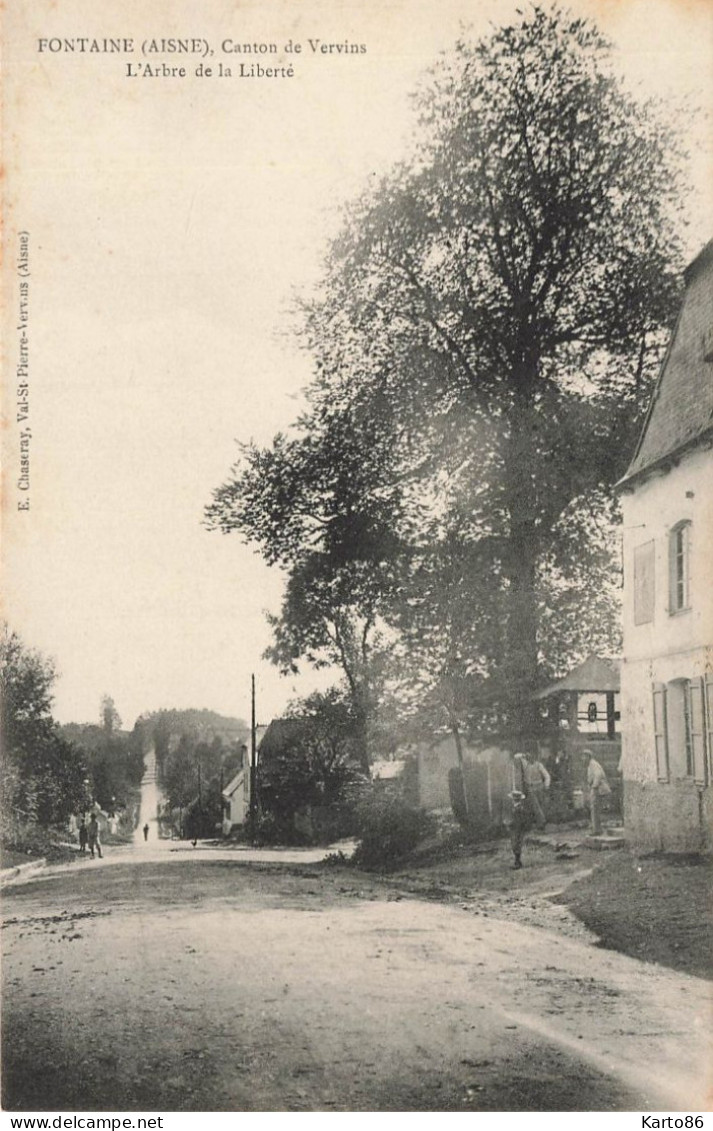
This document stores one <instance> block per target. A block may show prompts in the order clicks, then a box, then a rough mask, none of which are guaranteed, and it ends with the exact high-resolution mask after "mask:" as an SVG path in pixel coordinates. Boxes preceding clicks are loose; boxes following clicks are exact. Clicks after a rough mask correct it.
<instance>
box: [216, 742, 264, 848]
mask: <svg viewBox="0 0 713 1131" xmlns="http://www.w3.org/2000/svg"><path fill="white" fill-rule="evenodd" d="M267 729H268V728H266V727H257V728H256V735H255V740H256V743H257V756H258V758H259V756H260V745H261V739H262V737H263V736H264V735H265V733H266V731H267ZM240 753H241V759H242V760H241V764H240V766H239V767H238V769H237V771H236V773H235V774H234V776H233V777H232V778H231V780H230V781H229V782H228V784H227V785H226V786H225V788H224V789H223V794H222V796H223V834H224V835H225V836H227V835H228V833H230V832H231V830H232V829H234V828H236V827H240V826H241V825H244V824H245V822H246V820H247V818H248V815H249V813H250V750H249V748H248V747H247V746H246V745H243V746H241V747H240Z"/></svg>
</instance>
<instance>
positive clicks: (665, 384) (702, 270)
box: [618, 240, 713, 487]
mask: <svg viewBox="0 0 713 1131" xmlns="http://www.w3.org/2000/svg"><path fill="white" fill-rule="evenodd" d="M685 282H686V290H685V293H684V296H683V303H682V306H681V310H680V313H679V316H678V321H677V322H676V326H675V328H674V331H673V335H672V337H671V341H670V343H669V347H668V351H667V353H666V356H665V358H664V361H663V365H662V366H661V371H660V373H659V377H658V381H657V382H656V387H655V389H654V392H653V396H652V398H651V403H650V405H649V410H648V413H647V414H646V420H645V421H644V427H643V429H642V432H641V436H640V437H639V442H638V444H637V447H636V451H635V452H634V457H633V459H632V461H631V463H630V465H629V469H628V471H627V473H626V475H625V476H624V478H623V479H622V480H621V481H620V483H619V484H618V486H619V487H623V486H625V485H627V484H629V482H630V481H631V480H632V479H636V478H638V477H639V476H641V475H642V474H643V473H644V472H647V471H652V470H654V469H655V468H659V467H662V466H663V467H665V466H666V463H667V462H668V461H669V460H670V459H672V458H676V457H678V456H680V455H682V454H683V453H684V452H685V451H686V450H688V449H689V448H692V447H695V446H697V445H698V444H699V443H700V442H701V441H702V440H703V438H704V437H707V436H713V364H711V363H712V362H713V240H711V241H710V242H709V243H707V244H706V246H705V247H704V248H703V250H702V251H701V252H700V254H699V255H698V256H697V257H696V258H695V259H694V260H693V262H692V263H691V264H690V266H689V267H688V268H687V270H686V273H685Z"/></svg>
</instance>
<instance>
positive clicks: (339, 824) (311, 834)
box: [258, 688, 366, 841]
mask: <svg viewBox="0 0 713 1131" xmlns="http://www.w3.org/2000/svg"><path fill="white" fill-rule="evenodd" d="M283 724H284V725H283V727H282V730H281V737H278V738H277V739H276V741H275V742H274V743H273V744H268V745H267V746H266V745H265V743H263V748H262V750H261V761H260V763H259V766H258V791H259V797H260V807H261V810H262V814H263V818H266V819H267V820H268V822H269V825H270V829H271V831H272V835H274V836H275V837H276V838H277V839H280V840H288V841H289V840H295V839H302V840H309V839H314V840H332V839H335V838H336V837H338V836H345V835H347V834H348V833H350V832H352V831H353V823H354V807H355V800H356V797H357V796H358V794H359V790H360V788H361V787H362V786H363V784H364V782H365V781H366V777H365V774H364V771H363V768H362V765H361V757H360V743H359V737H358V726H357V725H355V720H354V714H353V710H352V706H351V702H350V700H349V699H348V697H347V696H345V694H344V693H343V692H342V691H341V690H340V689H339V688H332V689H330V690H329V691H327V692H325V693H321V692H315V693H314V694H313V695H310V696H309V697H308V698H306V699H304V700H301V701H299V702H297V703H295V704H293V706H292V711H291V717H290V718H289V719H288V720H283ZM278 733H280V732H278Z"/></svg>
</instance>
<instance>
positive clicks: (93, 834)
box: [79, 813, 102, 860]
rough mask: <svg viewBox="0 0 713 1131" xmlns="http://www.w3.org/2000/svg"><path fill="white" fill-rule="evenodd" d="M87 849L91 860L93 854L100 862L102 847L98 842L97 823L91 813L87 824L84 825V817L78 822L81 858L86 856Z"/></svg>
mask: <svg viewBox="0 0 713 1131" xmlns="http://www.w3.org/2000/svg"><path fill="white" fill-rule="evenodd" d="M87 848H88V849H89V851H90V853H91V856H92V860H93V859H94V856H95V854H96V855H97V856H98V857H99V859H100V860H101V858H102V846H101V841H100V840H99V822H98V821H97V815H96V813H92V815H91V817H90V818H89V824H87V823H86V821H85V820H84V817H82V819H81V820H80V822H79V851H80V852H81V853H82V855H83V856H84V855H85V854H86V851H87Z"/></svg>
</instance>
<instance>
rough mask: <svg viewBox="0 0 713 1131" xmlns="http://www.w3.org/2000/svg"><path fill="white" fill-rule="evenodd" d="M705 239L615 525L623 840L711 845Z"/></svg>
mask: <svg viewBox="0 0 713 1131" xmlns="http://www.w3.org/2000/svg"><path fill="white" fill-rule="evenodd" d="M712 445H713V240H712V241H711V242H710V243H708V244H707V246H706V247H705V248H704V249H703V251H702V252H701V253H700V255H699V256H698V257H697V258H696V259H695V260H694V261H693V263H691V265H690V266H689V267H688V269H687V271H686V274H685V292H684V297H683V303H682V307H681V311H680V314H679V318H678V322H677V324H676V327H675V329H674V332H673V336H672V339H671V342H670V344H669V348H668V352H667V354H666V357H665V359H664V362H663V365H662V368H661V371H660V374H659V377H658V381H657V384H656V387H655V389H654V392H653V396H652V399H651V404H650V406H649V410H648V414H647V417H646V420H645V422H644V427H643V431H642V433H641V437H640V439H639V442H638V445H637V447H636V451H635V452H634V456H633V459H632V461H631V464H630V466H629V468H628V471H627V473H626V475H625V476H624V478H623V479H622V480H621V482H620V483H619V484H618V490H619V492H620V494H621V500H622V511H623V526H624V546H623V549H624V650H623V664H622V686H621V692H622V724H623V726H622V730H623V749H622V766H623V774H624V820H625V827H626V832H627V837H628V839H629V840H630V841H631V842H632V843H633V844H635V845H637V846H638V847H641V848H644V849H649V850H651V849H661V850H667V851H683V852H691V851H700V850H701V849H708V850H710V849H711V847H713V833H712V826H711V821H712V818H713V786H712V779H713V599H712V596H711V594H712V591H713V585H712V581H713V566H712V563H713V450H712Z"/></svg>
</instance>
